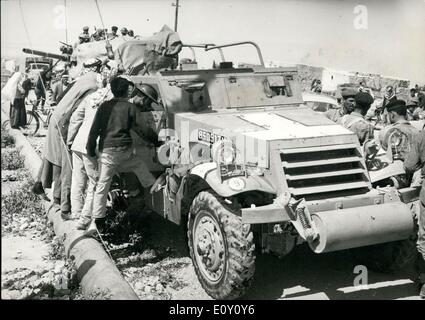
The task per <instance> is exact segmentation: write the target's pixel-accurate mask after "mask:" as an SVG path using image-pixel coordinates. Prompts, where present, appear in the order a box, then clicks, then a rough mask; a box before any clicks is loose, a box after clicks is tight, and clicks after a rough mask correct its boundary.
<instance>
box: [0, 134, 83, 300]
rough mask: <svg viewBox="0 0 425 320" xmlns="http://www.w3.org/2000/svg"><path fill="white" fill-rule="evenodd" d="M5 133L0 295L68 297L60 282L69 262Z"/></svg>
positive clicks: (68, 291) (63, 280) (2, 175)
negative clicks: (32, 192) (32, 191)
mask: <svg viewBox="0 0 425 320" xmlns="http://www.w3.org/2000/svg"><path fill="white" fill-rule="evenodd" d="M6 136H7V131H3V130H2V150H1V151H2V171H1V179H2V182H1V183H2V185H1V187H2V201H1V206H2V219H1V220H2V226H1V228H2V238H1V249H2V254H1V258H2V263H1V298H2V299H70V298H71V294H72V292H71V290H69V289H68V288H66V286H64V285H63V284H64V283H65V282H66V281H67V279H68V274H69V273H68V267H69V266H68V265H67V262H66V261H65V257H64V256H63V253H62V248H61V245H60V242H59V241H58V240H57V239H55V237H54V234H53V230H52V228H51V226H50V225H49V223H48V221H47V218H46V215H45V214H44V212H43V209H42V205H41V200H40V199H38V198H37V197H36V196H34V195H32V194H31V192H30V185H31V177H30V175H29V172H28V171H27V170H26V169H25V168H24V167H23V162H22V159H21V158H20V156H19V154H17V153H15V151H16V148H15V147H14V145H13V143H12V144H10V140H8V141H7V142H6V139H7V138H6ZM9 137H10V136H9ZM8 154H9V155H11V156H7V155H8ZM6 161H7V162H8V163H5V162H6ZM65 279H66V281H65ZM76 296H77V295H75V297H76ZM73 297H74V296H73Z"/></svg>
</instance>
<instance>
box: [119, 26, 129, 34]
mask: <svg viewBox="0 0 425 320" xmlns="http://www.w3.org/2000/svg"><path fill="white" fill-rule="evenodd" d="M120 31H121V35H122V36H126V35H128V30H127V28H126V27H122V28H121V30H120Z"/></svg>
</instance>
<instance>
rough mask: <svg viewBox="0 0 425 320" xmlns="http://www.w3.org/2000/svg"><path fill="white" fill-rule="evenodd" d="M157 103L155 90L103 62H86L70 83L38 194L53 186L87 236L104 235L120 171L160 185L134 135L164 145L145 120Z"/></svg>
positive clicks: (51, 133)
mask: <svg viewBox="0 0 425 320" xmlns="http://www.w3.org/2000/svg"><path fill="white" fill-rule="evenodd" d="M105 70H108V71H109V72H105ZM152 103H158V95H157V92H156V90H155V89H154V88H153V87H152V86H150V85H148V84H135V83H133V82H132V81H131V80H130V78H129V77H126V76H124V75H118V74H117V70H113V69H111V67H110V66H108V64H104V63H102V62H101V61H100V60H98V59H89V60H88V61H86V62H85V63H84V74H83V75H82V76H81V77H79V78H77V79H76V80H75V81H74V82H72V83H70V85H69V86H68V87H67V88H66V90H65V94H64V96H63V98H62V100H61V101H60V102H59V104H58V105H57V107H56V108H55V110H54V112H53V114H52V117H51V121H50V124H49V128H48V134H47V137H46V142H45V149H44V154H43V156H44V159H43V166H42V167H41V168H40V171H39V177H38V181H37V183H36V185H35V186H34V188H33V191H34V192H35V193H39V194H40V193H44V188H51V187H52V186H53V202H54V203H55V204H57V205H59V206H60V209H61V216H62V218H63V219H65V220H70V219H78V224H77V228H78V229H81V230H86V234H91V233H93V232H96V231H99V230H100V231H101V230H102V229H103V228H104V220H105V212H106V202H107V194H108V192H109V188H110V185H111V182H112V178H113V176H114V174H115V173H116V172H117V171H120V172H133V173H134V174H135V175H136V176H137V178H138V180H139V182H140V184H141V185H142V187H144V188H149V187H151V186H152V185H154V183H155V181H156V179H155V177H154V176H153V175H152V174H151V173H150V171H149V170H148V168H147V166H146V164H145V163H144V162H143V160H141V159H140V157H136V154H135V152H134V143H133V142H134V141H133V140H134V137H132V134H131V133H130V132H134V133H136V134H137V135H139V137H140V138H141V139H142V140H144V141H145V142H146V143H147V144H154V145H156V144H158V139H157V138H158V137H157V135H156V134H155V133H154V132H152V129H149V128H147V126H146V125H145V123H144V122H143V119H141V118H140V117H141V113H142V112H141V111H151V110H152Z"/></svg>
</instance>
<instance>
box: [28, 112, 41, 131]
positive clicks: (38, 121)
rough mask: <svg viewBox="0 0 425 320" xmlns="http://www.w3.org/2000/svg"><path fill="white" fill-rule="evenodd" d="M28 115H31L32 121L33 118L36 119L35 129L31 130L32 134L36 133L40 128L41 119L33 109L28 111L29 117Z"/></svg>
mask: <svg viewBox="0 0 425 320" xmlns="http://www.w3.org/2000/svg"><path fill="white" fill-rule="evenodd" d="M28 117H31V121H32V118H33V119H34V120H35V130H33V131H32V132H31V134H32V135H35V134H36V133H37V131H38V130H39V129H40V119H38V115H37V114H36V113H34V112H33V111H27V118H28ZM27 124H28V121H27Z"/></svg>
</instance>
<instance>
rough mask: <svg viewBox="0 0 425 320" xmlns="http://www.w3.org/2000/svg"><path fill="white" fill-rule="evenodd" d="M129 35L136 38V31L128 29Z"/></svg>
mask: <svg viewBox="0 0 425 320" xmlns="http://www.w3.org/2000/svg"><path fill="white" fill-rule="evenodd" d="M128 36H129V37H133V38H134V31H133V30H131V29H130V30H128Z"/></svg>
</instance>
